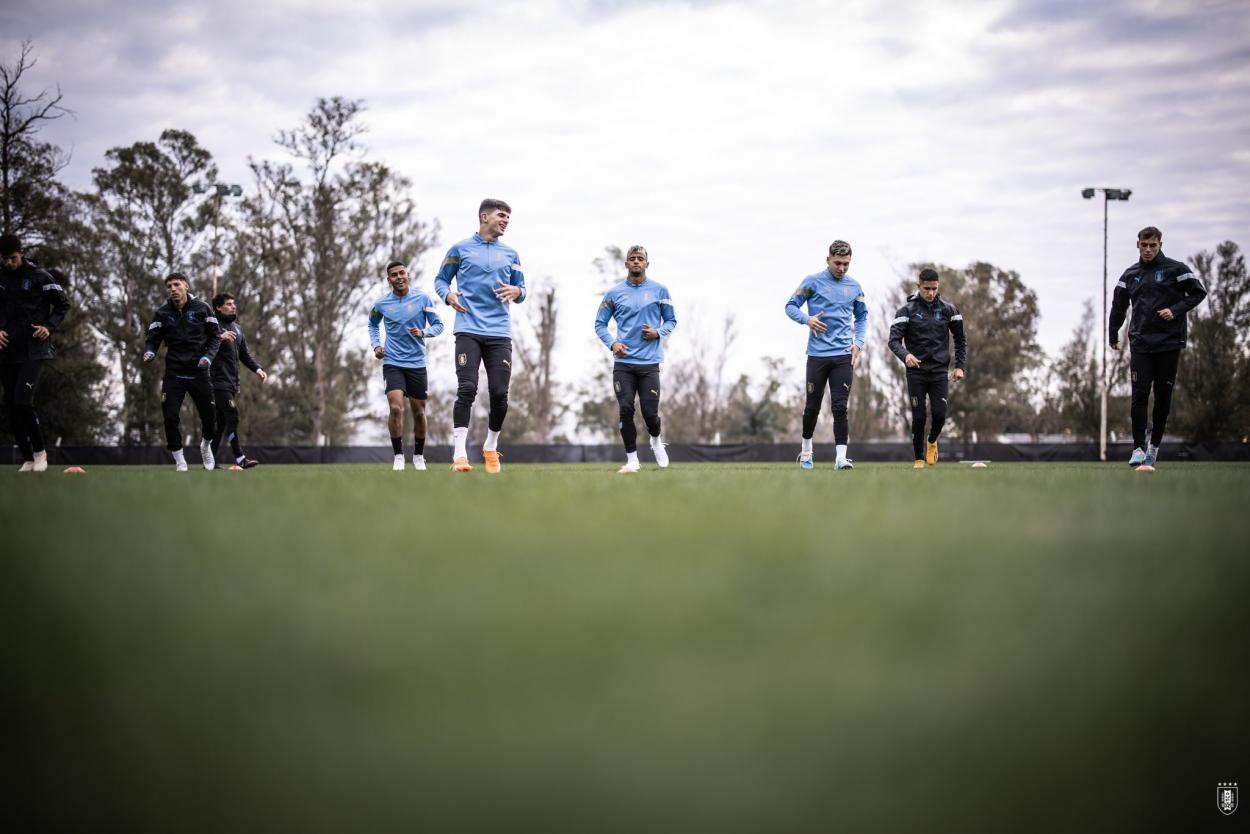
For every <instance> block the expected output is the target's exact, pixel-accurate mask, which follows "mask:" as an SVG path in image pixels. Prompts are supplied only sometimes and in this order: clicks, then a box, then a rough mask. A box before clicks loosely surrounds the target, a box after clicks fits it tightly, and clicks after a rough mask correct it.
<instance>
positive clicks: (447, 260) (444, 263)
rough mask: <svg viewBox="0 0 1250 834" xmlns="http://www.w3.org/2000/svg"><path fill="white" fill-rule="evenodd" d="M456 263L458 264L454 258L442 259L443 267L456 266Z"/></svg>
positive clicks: (458, 261)
mask: <svg viewBox="0 0 1250 834" xmlns="http://www.w3.org/2000/svg"><path fill="white" fill-rule="evenodd" d="M458 263H460V259H459V258H456V257H447V258H443V266H447V264H458Z"/></svg>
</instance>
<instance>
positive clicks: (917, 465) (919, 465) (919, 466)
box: [911, 460, 924, 469]
mask: <svg viewBox="0 0 1250 834" xmlns="http://www.w3.org/2000/svg"><path fill="white" fill-rule="evenodd" d="M911 468H912V469H924V461H922V460H918V461H916V462H915V463H914V464H912V467H911Z"/></svg>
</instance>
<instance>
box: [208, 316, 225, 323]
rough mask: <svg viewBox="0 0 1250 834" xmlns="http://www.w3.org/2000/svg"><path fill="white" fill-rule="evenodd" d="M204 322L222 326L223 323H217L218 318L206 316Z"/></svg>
mask: <svg viewBox="0 0 1250 834" xmlns="http://www.w3.org/2000/svg"><path fill="white" fill-rule="evenodd" d="M204 321H211V322H212V323H213V324H220V323H221V322H219V321H217V317H216V316H205V317H204Z"/></svg>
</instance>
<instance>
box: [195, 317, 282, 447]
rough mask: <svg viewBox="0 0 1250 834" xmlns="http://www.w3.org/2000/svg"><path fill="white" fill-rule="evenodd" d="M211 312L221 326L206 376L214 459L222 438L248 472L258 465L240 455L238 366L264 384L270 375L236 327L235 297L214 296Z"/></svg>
mask: <svg viewBox="0 0 1250 834" xmlns="http://www.w3.org/2000/svg"><path fill="white" fill-rule="evenodd" d="M213 309H214V310H216V311H217V323H218V324H219V325H220V326H221V349H220V350H218V351H217V357H216V358H215V359H214V360H213V365H212V368H211V369H210V370H209V377H210V378H211V380H212V383H213V403H214V405H215V407H216V412H215V416H216V418H217V433H216V434H215V435H214V436H213V444H212V445H213V459H214V460H216V459H217V458H218V457H219V454H218V450H219V449H220V448H221V441H222V439H223V438H224V439H225V440H226V441H228V442H229V443H230V451H231V452H233V453H234V462H235V465H237V466H238V467H239V468H240V469H251V468H252V467H253V466H256V465H257V461H254V460H252V459H251V458H249V457H248V456H247V455H245V454H243V449H242V448H241V447H240V446H239V408H238V406H237V405H235V399H236V398H237V397H238V395H239V363H240V362H242V363H243V366H244V367H245V368H247V369H248V370H249V371H251V372H252V373H254V374H256V375H257V376H258V377H260V381H261V384H262V385H263V384H264V383H265V381H266V380H268V379H269V375H268V374H267V373H265V371H264V369H263V368H261V366H260V365H259V364H258V363H257V362H256V360H255V359H253V358H252V354H251V353H250V352H249V351H248V349H247V339H245V338H244V337H243V329H242V328H241V327H239V322H238V318H239V308H238V304H237V303H236V302H235V298H234V296H233V295H231V294H230V293H228V292H222V293H218V294H217V295H215V296H213Z"/></svg>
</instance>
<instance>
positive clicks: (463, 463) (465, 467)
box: [451, 458, 473, 472]
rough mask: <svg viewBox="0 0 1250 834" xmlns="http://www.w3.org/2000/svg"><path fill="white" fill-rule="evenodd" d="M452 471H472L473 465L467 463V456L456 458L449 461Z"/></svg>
mask: <svg viewBox="0 0 1250 834" xmlns="http://www.w3.org/2000/svg"><path fill="white" fill-rule="evenodd" d="M451 471H452V472H472V471H473V467H472V466H471V465H470V464H469V459H468V458H456V459H455V460H453V461H452V462H451Z"/></svg>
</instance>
